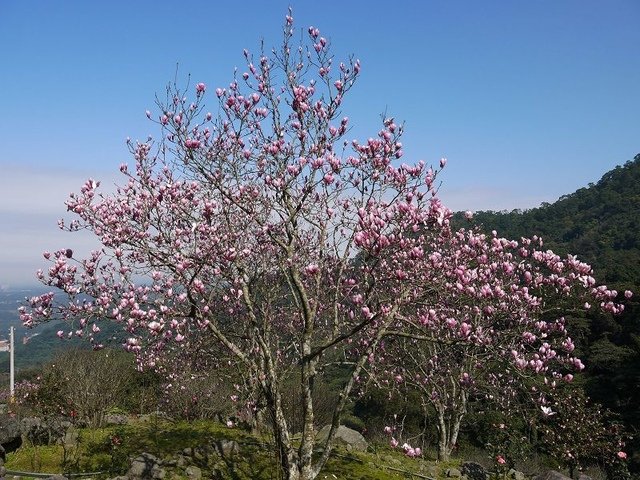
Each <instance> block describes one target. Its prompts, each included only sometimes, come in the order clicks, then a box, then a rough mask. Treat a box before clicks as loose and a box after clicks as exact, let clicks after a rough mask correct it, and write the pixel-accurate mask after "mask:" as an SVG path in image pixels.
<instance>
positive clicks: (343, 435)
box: [316, 425, 369, 452]
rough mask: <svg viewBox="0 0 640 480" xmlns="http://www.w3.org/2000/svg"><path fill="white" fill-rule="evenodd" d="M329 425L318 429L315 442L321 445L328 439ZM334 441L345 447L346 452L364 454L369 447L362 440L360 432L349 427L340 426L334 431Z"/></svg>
mask: <svg viewBox="0 0 640 480" xmlns="http://www.w3.org/2000/svg"><path fill="white" fill-rule="evenodd" d="M330 429H331V425H325V426H324V427H322V428H321V429H320V431H319V432H318V433H317V435H316V442H318V443H320V445H323V444H324V443H325V442H326V441H327V438H328V437H329V430H330ZM334 441H335V443H336V444H337V445H345V446H346V448H347V450H356V451H359V452H364V451H366V450H367V448H368V447H369V444H368V443H367V441H366V440H365V439H364V437H363V436H362V434H361V433H360V432H357V431H355V430H353V429H351V428H349V427H345V426H344V425H340V426H339V427H338V429H337V431H336V434H335V437H334Z"/></svg>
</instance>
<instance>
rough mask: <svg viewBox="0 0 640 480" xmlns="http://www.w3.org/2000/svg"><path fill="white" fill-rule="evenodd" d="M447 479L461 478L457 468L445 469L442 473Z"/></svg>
mask: <svg viewBox="0 0 640 480" xmlns="http://www.w3.org/2000/svg"><path fill="white" fill-rule="evenodd" d="M444 474H445V475H446V476H447V478H460V477H462V472H461V471H460V470H458V469H457V468H447V471H446V472H445V473H444Z"/></svg>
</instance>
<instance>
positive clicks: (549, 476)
mask: <svg viewBox="0 0 640 480" xmlns="http://www.w3.org/2000/svg"><path fill="white" fill-rule="evenodd" d="M533 480H571V478H570V477H567V476H566V475H563V474H561V473H560V472H556V471H555V470H549V471H548V472H546V473H543V474H542V475H537V476H536V477H534V479H533Z"/></svg>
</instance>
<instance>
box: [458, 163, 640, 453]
mask: <svg viewBox="0 0 640 480" xmlns="http://www.w3.org/2000/svg"><path fill="white" fill-rule="evenodd" d="M455 222H456V223H457V224H458V225H460V226H462V225H464V224H465V223H468V222H467V221H466V220H465V219H464V216H463V214H462V213H457V214H456V216H455ZM472 223H473V224H475V225H479V226H480V227H481V228H482V229H484V230H485V231H491V230H496V231H497V232H498V234H499V235H500V236H503V237H506V238H514V239H519V238H520V237H531V236H533V235H538V236H541V237H542V238H543V239H544V241H545V245H546V246H547V247H548V248H550V249H552V250H554V251H555V252H556V253H559V254H562V255H564V254H567V253H571V254H574V255H577V256H578V257H579V258H580V259H581V260H582V261H586V262H587V263H590V264H591V265H592V266H593V269H594V276H595V277H596V279H597V280H598V281H599V282H604V283H606V284H607V285H609V286H612V287H614V288H616V289H617V290H618V292H619V296H618V298H619V299H622V298H623V292H624V291H625V290H627V289H628V290H632V291H633V292H634V296H633V297H632V298H631V299H628V300H627V304H626V310H625V312H624V313H623V314H622V315H620V316H616V317H612V316H608V315H603V314H601V313H599V312H596V311H593V312H592V313H591V314H590V315H587V316H584V317H582V316H581V317H576V318H572V319H570V325H571V328H572V332H571V334H572V337H573V338H574V340H575V341H576V342H577V345H578V349H579V350H580V352H579V353H580V355H581V357H582V358H583V359H584V362H585V364H586V366H587V368H586V371H585V372H586V373H585V375H584V376H583V377H582V378H581V380H582V381H584V384H585V390H586V392H587V393H588V395H589V396H590V397H591V398H592V399H594V400H596V401H598V402H599V403H601V404H603V405H604V406H606V407H608V408H610V409H611V410H613V411H615V412H617V413H618V414H619V415H620V416H621V417H622V419H623V420H624V421H625V423H626V425H627V427H628V428H629V430H630V431H631V433H632V434H634V435H635V436H636V438H637V437H638V434H640V412H639V410H640V409H639V408H638V406H639V405H640V305H639V302H638V299H639V297H640V154H638V155H636V156H635V158H634V159H633V160H630V161H628V162H626V163H625V164H624V165H623V166H618V167H616V168H615V169H613V170H611V171H609V172H607V173H605V174H604V175H603V177H602V178H601V179H600V181H598V182H597V183H590V184H589V185H588V186H587V187H584V188H581V189H579V190H577V191H576V192H574V193H572V194H569V195H564V196H562V197H561V198H560V199H559V200H558V201H556V202H555V203H553V204H543V205H542V206H540V207H539V208H534V209H531V210H527V211H519V210H514V211H512V212H504V211H503V212H491V211H489V212H477V213H476V214H475V215H474V218H473V220H472ZM635 442H636V445H637V440H635Z"/></svg>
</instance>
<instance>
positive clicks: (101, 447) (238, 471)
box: [6, 418, 457, 480]
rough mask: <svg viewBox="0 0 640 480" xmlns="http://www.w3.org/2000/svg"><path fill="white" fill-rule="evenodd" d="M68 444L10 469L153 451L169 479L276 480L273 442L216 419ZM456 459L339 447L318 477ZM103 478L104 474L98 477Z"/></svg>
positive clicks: (412, 470)
mask: <svg viewBox="0 0 640 480" xmlns="http://www.w3.org/2000/svg"><path fill="white" fill-rule="evenodd" d="M66 440H67V441H66V442H65V445H64V446H62V445H52V446H36V445H29V444H26V445H23V446H22V447H21V448H20V449H19V450H18V451H16V452H13V453H10V454H8V455H7V463H6V467H7V469H9V470H20V471H31V472H47V473H63V472H66V473H73V472H95V471H101V472H105V473H104V475H103V476H102V478H107V477H109V476H111V477H113V476H116V475H119V474H123V473H125V472H126V471H127V469H128V468H129V465H130V460H131V459H132V458H134V457H136V456H137V455H139V454H140V453H142V452H148V453H151V454H153V455H155V456H157V457H158V458H160V459H163V460H164V468H165V470H166V471H167V476H166V477H165V478H166V479H167V480H172V479H176V480H177V479H186V478H187V475H186V469H187V467H189V466H195V467H198V468H200V469H201V471H202V475H203V478H225V479H226V478H229V479H237V480H244V479H247V480H271V479H277V478H278V470H277V467H276V460H275V457H274V455H273V449H272V447H271V446H270V443H269V441H268V439H266V438H259V437H255V436H252V435H249V434H248V433H246V432H244V431H242V430H240V429H237V428H227V427H226V426H223V425H220V424H217V423H214V422H204V421H199V422H169V421H166V420H162V419H154V418H152V419H150V420H147V421H139V422H134V423H132V424H130V425H125V426H118V427H109V428H104V429H98V430H96V429H93V430H90V429H78V430H76V431H75V432H74V433H73V434H68V435H67V439H66ZM231 441H234V442H237V444H238V446H239V452H227V453H226V454H224V455H221V454H220V452H221V451H222V450H223V446H224V445H227V446H228V445H230V443H229V442H231ZM455 466H457V463H456V462H455V461H454V462H451V463H446V464H443V463H440V464H436V463H435V462H430V461H424V460H414V459H409V458H407V457H405V456H404V455H402V454H401V453H399V452H397V451H393V450H390V449H388V448H380V449H377V450H376V451H374V450H371V451H369V452H366V453H361V452H348V451H346V450H345V449H342V448H340V447H338V448H336V450H335V454H334V455H332V458H331V459H330V460H329V462H328V464H327V465H326V467H325V469H324V470H323V472H322V473H321V474H320V477H319V478H320V479H323V480H324V479H360V480H399V479H408V478H414V479H420V478H427V477H428V478H436V477H440V478H442V477H444V475H445V472H446V469H447V468H450V467H455ZM98 478H100V477H98Z"/></svg>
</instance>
